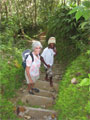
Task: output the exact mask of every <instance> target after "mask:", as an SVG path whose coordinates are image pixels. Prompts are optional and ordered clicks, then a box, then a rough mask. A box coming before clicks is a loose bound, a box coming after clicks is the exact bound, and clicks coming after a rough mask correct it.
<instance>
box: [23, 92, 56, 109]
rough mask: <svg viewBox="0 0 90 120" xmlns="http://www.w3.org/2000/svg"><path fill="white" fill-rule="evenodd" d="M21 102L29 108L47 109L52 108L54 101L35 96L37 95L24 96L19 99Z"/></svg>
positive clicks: (49, 98)
mask: <svg viewBox="0 0 90 120" xmlns="http://www.w3.org/2000/svg"><path fill="white" fill-rule="evenodd" d="M21 101H22V102H23V103H24V104H28V105H30V106H34V107H37V106H38V107H39V108H49V107H51V106H53V104H54V99H53V98H51V97H44V96H37V95H30V94H28V95H25V96H23V97H22V98H21Z"/></svg>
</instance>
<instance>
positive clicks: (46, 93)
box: [17, 88, 57, 98]
mask: <svg viewBox="0 0 90 120" xmlns="http://www.w3.org/2000/svg"><path fill="white" fill-rule="evenodd" d="M39 90H40V92H39V93H36V92H34V94H35V95H37V96H44V97H52V98H56V96H57V94H56V93H54V92H50V91H47V90H42V89H39ZM28 94H29V93H28V90H26V88H21V89H20V90H19V91H18V93H17V95H18V96H19V97H20V98H21V97H22V96H25V95H28Z"/></svg>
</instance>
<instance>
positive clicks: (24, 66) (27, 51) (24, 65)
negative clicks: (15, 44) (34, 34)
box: [22, 49, 34, 69]
mask: <svg viewBox="0 0 90 120" xmlns="http://www.w3.org/2000/svg"><path fill="white" fill-rule="evenodd" d="M29 55H30V56H31V58H32V62H33V61H34V57H33V54H32V52H31V50H30V49H27V50H25V51H24V52H23V53H22V60H23V61H22V66H23V68H24V69H25V68H26V59H27V58H28V56H29Z"/></svg>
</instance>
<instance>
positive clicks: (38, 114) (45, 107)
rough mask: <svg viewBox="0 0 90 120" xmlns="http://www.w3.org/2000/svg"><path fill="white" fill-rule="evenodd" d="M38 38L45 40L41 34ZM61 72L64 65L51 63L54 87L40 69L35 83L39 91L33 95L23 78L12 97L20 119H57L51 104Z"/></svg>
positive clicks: (57, 88) (54, 97)
mask: <svg viewBox="0 0 90 120" xmlns="http://www.w3.org/2000/svg"><path fill="white" fill-rule="evenodd" d="M40 38H41V39H42V38H44V40H42V41H45V35H44V37H43V34H41V37H40ZM63 72H64V66H63V65H61V64H58V63H56V62H55V64H54V65H53V86H54V87H50V84H49V82H48V81H45V71H41V73H40V79H39V80H37V82H36V84H35V87H36V88H38V89H39V90H40V92H39V93H35V95H31V94H29V93H28V90H27V84H26V80H24V84H23V87H22V88H20V89H19V90H18V91H17V93H16V97H15V98H13V99H12V101H13V102H14V105H15V106H16V107H15V111H16V113H17V114H18V116H19V117H20V118H22V120H57V114H58V112H57V111H56V110H55V109H54V107H53V106H54V105H55V100H56V98H57V95H58V90H59V82H60V80H61V79H62V75H63Z"/></svg>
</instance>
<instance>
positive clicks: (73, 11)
mask: <svg viewBox="0 0 90 120" xmlns="http://www.w3.org/2000/svg"><path fill="white" fill-rule="evenodd" d="M77 10H78V7H75V8H73V9H72V10H71V11H70V12H69V13H68V14H72V13H75V12H77Z"/></svg>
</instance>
